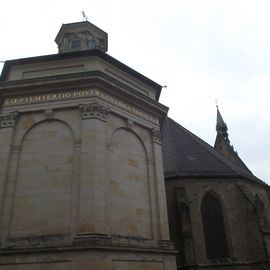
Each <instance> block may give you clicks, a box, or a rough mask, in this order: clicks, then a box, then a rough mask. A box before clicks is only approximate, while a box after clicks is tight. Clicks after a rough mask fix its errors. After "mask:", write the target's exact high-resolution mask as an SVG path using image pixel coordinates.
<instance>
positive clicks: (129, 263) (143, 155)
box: [0, 21, 176, 270]
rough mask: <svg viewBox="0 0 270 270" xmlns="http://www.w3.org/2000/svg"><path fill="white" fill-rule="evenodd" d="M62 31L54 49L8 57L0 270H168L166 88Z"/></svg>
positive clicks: (86, 27)
mask: <svg viewBox="0 0 270 270" xmlns="http://www.w3.org/2000/svg"><path fill="white" fill-rule="evenodd" d="M107 39H108V38H107V33H105V32H104V31H103V30H101V29H99V28H98V27H96V26H95V25H93V24H91V23H90V22H88V21H84V22H78V23H71V24H64V25H62V27H61V29H60V31H59V33H58V34H57V37H56V43H57V45H58V54H53V55H45V56H38V57H31V58H24V59H16V60H9V61H6V62H5V65H4V68H3V71H2V75H1V80H0V104H1V110H0V149H1V152H0V219H1V222H0V224H1V227H0V270H2V269H3V270H4V269H5V270H22V269H29V270H38V269H39V270H40V269H42V270H45V269H50V270H60V269H61V270H62V269H65V270H73V269H81V270H88V269H100V270H103V269H104V270H107V269H119V270H121V269H130V270H135V269H142V270H143V269H147V270H150V269H155V270H159V269H160V270H161V269H162V270H163V269H164V270H174V269H176V265H175V253H176V251H175V249H174V246H173V244H172V242H171V241H170V239H169V230H168V221H167V206H166V196H165V184H164V171H163V163H162V152H161V138H160V129H161V128H162V126H163V123H164V120H165V118H166V115H167V110H168V108H167V107H165V106H164V105H162V104H160V103H159V102H158V99H159V95H160V92H161V86H160V85H158V84H157V83H155V82H153V81H152V80H150V79H148V78H146V77H145V76H143V75H141V74H140V73H138V72H136V71H135V70H133V69H131V68H130V67H128V66H126V65H124V64H123V63H121V62H119V61H118V60H116V59H114V58H113V57H111V56H110V55H108V54H107V53H106V51H107V46H108V40H107Z"/></svg>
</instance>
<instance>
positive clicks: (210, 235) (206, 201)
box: [201, 193, 229, 259]
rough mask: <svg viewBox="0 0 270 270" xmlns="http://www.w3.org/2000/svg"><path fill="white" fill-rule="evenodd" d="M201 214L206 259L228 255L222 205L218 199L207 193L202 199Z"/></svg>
mask: <svg viewBox="0 0 270 270" xmlns="http://www.w3.org/2000/svg"><path fill="white" fill-rule="evenodd" d="M201 214H202V222H203V229H204V238H205V245H206V251H207V258H208V259H222V258H228V257H229V251H228V244H227V239H226V232H225V226H224V218H223V213H222V207H221V204H220V202H219V200H218V199H217V198H216V197H215V196H214V195H212V194H211V193H208V194H206V195H205V197H204V198H203V200H202V204H201Z"/></svg>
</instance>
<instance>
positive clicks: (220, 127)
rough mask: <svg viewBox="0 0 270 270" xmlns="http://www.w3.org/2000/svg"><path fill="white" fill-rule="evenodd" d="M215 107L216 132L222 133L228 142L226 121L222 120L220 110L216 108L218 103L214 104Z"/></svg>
mask: <svg viewBox="0 0 270 270" xmlns="http://www.w3.org/2000/svg"><path fill="white" fill-rule="evenodd" d="M216 107H217V124H216V131H217V133H218V134H220V135H222V137H223V138H224V139H225V141H227V142H228V143H230V140H229V135H228V132H227V131H228V128H227V125H226V123H225V122H224V120H223V118H222V116H221V114H220V111H219V109H218V105H216Z"/></svg>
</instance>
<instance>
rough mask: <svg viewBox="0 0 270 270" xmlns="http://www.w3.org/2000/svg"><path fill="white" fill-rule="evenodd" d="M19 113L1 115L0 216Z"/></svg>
mask: <svg viewBox="0 0 270 270" xmlns="http://www.w3.org/2000/svg"><path fill="white" fill-rule="evenodd" d="M18 117H19V114H18V112H12V113H8V114H2V115H0V149H1V151H0V214H1V215H2V212H3V205H2V202H3V194H4V192H5V186H6V181H7V177H8V168H9V163H10V155H11V147H12V139H13V133H14V127H15V126H16V123H17V119H18Z"/></svg>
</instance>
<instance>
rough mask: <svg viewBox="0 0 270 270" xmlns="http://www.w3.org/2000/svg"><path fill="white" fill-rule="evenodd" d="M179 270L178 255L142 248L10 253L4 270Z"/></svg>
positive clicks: (1, 262)
mask: <svg viewBox="0 0 270 270" xmlns="http://www.w3.org/2000/svg"><path fill="white" fill-rule="evenodd" d="M75 269H76V270H90V269H95V270H116V269H117V270H126V269H128V270H138V269H139V270H144V269H145V270H176V262H175V254H162V253H159V252H142V251H138V250H133V251H132V250H129V251H127V250H126V251H124V250H122V251H120V250H117V251H116V250H115V251H114V250H106V249H104V250H94V249H91V250H89V249H86V250H65V249H62V250H55V251H41V250H40V251H35V252H24V251H22V252H19V251H18V252H8V253H6V254H1V255H0V270H75Z"/></svg>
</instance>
